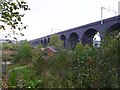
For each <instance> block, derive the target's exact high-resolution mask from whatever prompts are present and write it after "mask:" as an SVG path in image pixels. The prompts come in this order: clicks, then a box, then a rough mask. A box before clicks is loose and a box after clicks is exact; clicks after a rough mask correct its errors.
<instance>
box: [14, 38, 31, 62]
mask: <svg viewBox="0 0 120 90" xmlns="http://www.w3.org/2000/svg"><path fill="white" fill-rule="evenodd" d="M31 61H32V47H31V46H30V44H29V43H28V41H26V40H25V41H23V42H21V46H20V47H19V49H18V52H17V53H16V55H15V62H20V63H21V64H28V63H30V62H31Z"/></svg>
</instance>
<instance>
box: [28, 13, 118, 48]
mask: <svg viewBox="0 0 120 90" xmlns="http://www.w3.org/2000/svg"><path fill="white" fill-rule="evenodd" d="M118 29H119V30H120V15H119V16H115V17H111V18H108V19H104V20H103V24H101V21H97V22H93V23H89V24H86V25H83V26H79V27H75V28H71V29H68V30H65V31H61V32H58V33H56V34H58V35H59V37H60V39H61V40H63V41H64V46H65V47H66V46H68V45H70V46H71V47H74V46H75V45H76V44H77V43H78V42H81V43H82V44H83V45H85V44H89V43H92V42H93V37H94V35H95V34H96V33H97V32H99V34H100V37H101V39H102V38H104V36H105V34H106V33H108V32H111V31H114V30H118ZM50 36H51V35H48V36H44V37H40V38H37V39H34V40H31V41H29V42H30V43H31V44H32V45H38V44H39V43H41V44H42V45H43V46H46V45H47V44H48V43H49V41H50Z"/></svg>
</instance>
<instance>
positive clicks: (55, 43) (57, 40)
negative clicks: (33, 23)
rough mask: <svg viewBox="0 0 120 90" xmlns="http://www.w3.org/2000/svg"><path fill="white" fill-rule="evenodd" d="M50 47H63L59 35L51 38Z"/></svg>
mask: <svg viewBox="0 0 120 90" xmlns="http://www.w3.org/2000/svg"><path fill="white" fill-rule="evenodd" d="M49 46H55V47H63V42H62V41H61V40H60V38H59V36H58V35H57V34H53V35H52V36H51V37H50V43H49Z"/></svg>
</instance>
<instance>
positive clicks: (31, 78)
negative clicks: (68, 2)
mask: <svg viewBox="0 0 120 90" xmlns="http://www.w3.org/2000/svg"><path fill="white" fill-rule="evenodd" d="M114 34H116V32H115V33H114V32H113V33H112V34H110V35H109V36H107V37H106V38H105V39H104V40H103V42H101V47H100V48H96V47H93V46H89V45H85V46H83V45H82V44H81V43H78V44H77V46H76V48H75V49H74V50H72V51H71V50H68V49H65V48H63V47H61V46H60V45H58V47H59V48H61V49H60V50H59V52H58V53H55V54H54V55H53V56H52V57H46V56H45V51H43V50H41V48H42V46H41V45H38V46H37V47H32V46H30V45H29V43H27V42H26V41H25V42H24V43H22V44H19V45H20V46H19V48H16V49H17V53H16V54H15V55H14V56H13V57H14V59H13V62H14V64H13V65H16V64H17V63H19V64H20V65H29V66H28V67H25V68H20V69H16V70H13V71H12V72H11V73H10V76H9V82H8V87H9V88H18V87H20V88H118V87H119V81H118V80H119V53H120V50H119V48H120V36H116V35H114ZM58 41H59V40H58ZM56 42H57V41H56ZM52 45H53V44H52ZM56 47H57V44H56ZM20 55H23V56H21V57H18V56H20Z"/></svg>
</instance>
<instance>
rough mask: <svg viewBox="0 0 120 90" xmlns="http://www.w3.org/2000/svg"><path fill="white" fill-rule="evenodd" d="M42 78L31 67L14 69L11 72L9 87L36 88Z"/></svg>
mask: <svg viewBox="0 0 120 90" xmlns="http://www.w3.org/2000/svg"><path fill="white" fill-rule="evenodd" d="M40 82H41V80H40V79H39V78H38V77H37V76H36V75H35V73H34V71H33V70H32V69H31V68H30V67H26V68H21V69H17V70H14V71H12V72H11V73H10V77H9V88H35V86H36V85H37V84H39V83H40Z"/></svg>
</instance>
